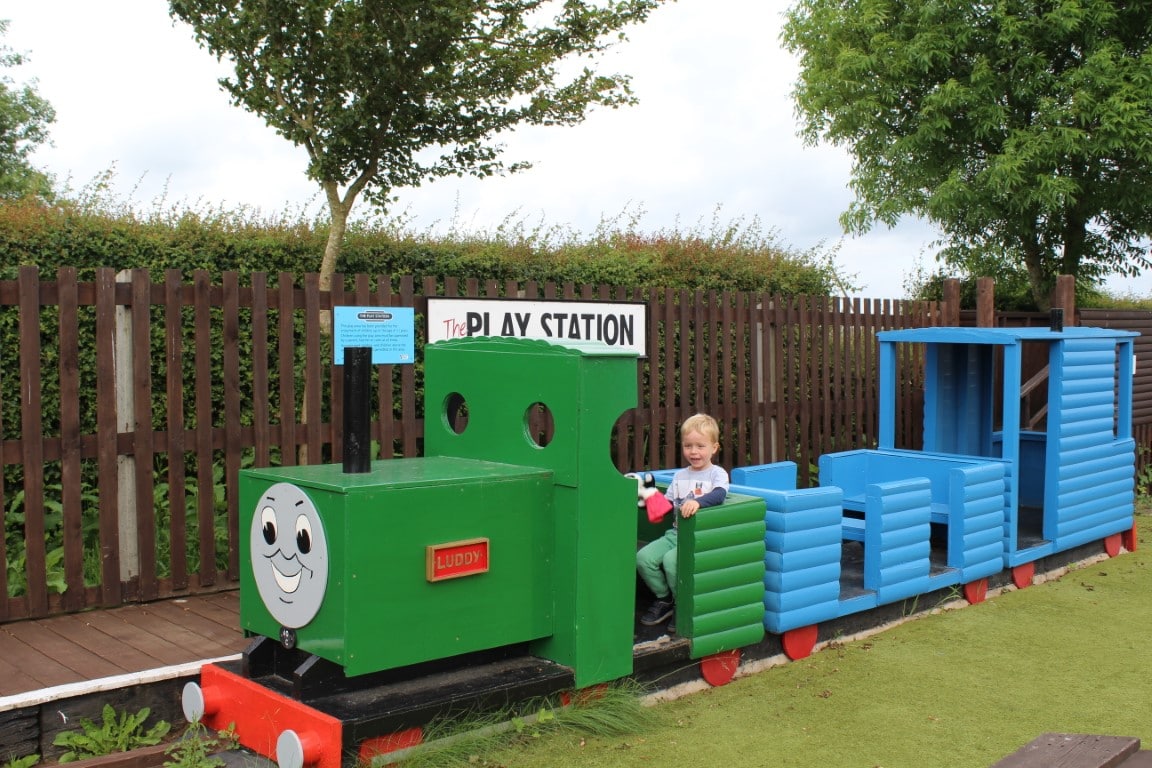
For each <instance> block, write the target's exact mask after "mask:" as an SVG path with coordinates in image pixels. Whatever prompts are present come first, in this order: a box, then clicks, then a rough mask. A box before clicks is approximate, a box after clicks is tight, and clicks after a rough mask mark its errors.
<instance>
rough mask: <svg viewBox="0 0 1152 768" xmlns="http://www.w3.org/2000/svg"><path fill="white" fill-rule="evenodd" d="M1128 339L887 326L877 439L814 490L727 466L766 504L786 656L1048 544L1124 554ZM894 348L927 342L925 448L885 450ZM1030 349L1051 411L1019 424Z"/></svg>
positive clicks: (1109, 334)
mask: <svg viewBox="0 0 1152 768" xmlns="http://www.w3.org/2000/svg"><path fill="white" fill-rule="evenodd" d="M1135 335H1136V334H1133V333H1130V332H1126V331H1109V330H1103V329H1095V328H1070V329H1067V330H1058V331H1054V330H1051V329H1035V328H1031V329H1030V328H1019V329H1006V328H1005V329H1000V328H994V329H962V328H925V329H916V330H907V331H889V332H883V333H881V334H880V336H879V338H880V344H881V356H880V392H881V410H880V439H879V447H878V448H876V449H871V450H857V451H846V452H842V453H833V454H827V455H825V456H823V457H821V459H820V473H819V480H820V486H819V487H817V488H799V489H798V488H796V466H795V464H793V463H792V462H777V463H774V464H768V465H761V466H756V467H737V468H734V469H733V470H732V472H731V473H730V474H731V479H732V491H733V492H734V493H743V494H748V495H755V496H759V497H760V498H762V499H764V501H765V504H766V511H765V523H766V529H765V576H764V626H765V628H766V629H767V631H769V632H771V633H774V634H778V635H780V636H781V642H782V645H783V649H784V651H785V653H786V654H787V655H788V656H789V657H791V658H801V657H803V656H806V655H808V653H810V652H811V650H812V648H813V647H814V644H815V642H816V639H817V636H818V625H819V624H820V623H822V622H827V621H830V620H833V619H836V618H840V617H844V616H848V615H850V614H853V613H858V612H862V611H865V610H869V609H871V608H875V607H877V606H880V605H885V604H888V603H893V602H896V601H899V600H902V599H905V598H908V597H912V596H915V595H919V594H924V593H929V592H932V591H935V590H939V589H943V588H947V587H949V586H952V585H957V586H958V587H960V588H962V591H963V594H964V596H965V597H966V598H967V599H968V600H969V601H970V602H979V601H981V600H983V599H984V596H985V594H986V592H987V587H988V577H989V576H992V575H994V574H997V573H999V572H1001V571H1002V570H1004V568H1010V569H1012V578H1013V580H1014V581H1015V583H1016V584H1017V586H1025V585H1027V584H1029V583H1031V580H1032V577H1033V573H1034V567H1035V561H1036V560H1038V559H1040V558H1042V557H1045V556H1047V555H1050V554H1053V553H1055V552H1061V551H1065V550H1068V549H1071V548H1073V547H1077V546H1080V545H1084V544H1088V543H1091V542H1094V541H1101V540H1102V541H1104V545H1105V550H1106V551H1107V552H1108V553H1109V554H1113V555H1114V554H1116V552H1118V551H1119V547H1120V546H1122V545H1123V546H1127V547H1128V548H1129V549H1132V548H1134V546H1135V536H1134V530H1133V525H1134V522H1133V520H1134V518H1133V513H1134V482H1133V474H1134V464H1135V444H1134V441H1133V440H1132V436H1131V413H1132V412H1131V395H1132V385H1131V380H1132V367H1133V338H1134V336H1135ZM898 344H924V345H925V347H926V350H925V361H926V366H925V379H924V381H925V393H924V399H925V419H924V423H925V427H924V445H923V450H905V449H897V448H895V446H894V441H895V434H896V428H895V427H896V424H895V419H896V413H897V409H896V386H895V382H896V381H898V379H897V376H898V374H899V371H898V370H897V361H898V360H899V359H900V355H899V354H898V350H897V348H896V347H897V345H898ZM1026 356H1027V359H1028V360H1029V361H1031V364H1032V365H1033V366H1034V367H1039V368H1040V370H1039V371H1038V372H1037V373H1036V375H1034V376H1032V377H1031V379H1030V381H1031V385H1030V387H1028V388H1034V387H1035V386H1036V382H1041V381H1043V380H1044V379H1045V377H1046V379H1047V384H1048V398H1047V408H1046V410H1045V411H1044V415H1045V416H1046V418H1030V419H1029V420H1028V421H1027V423H1025V422H1024V420H1023V417H1022V414H1021V408H1020V394H1019V393H1020V392H1021V389H1022V387H1023V383H1022V379H1023V371H1024V365H1025V359H1026ZM1037 360H1039V361H1040V362H1039V363H1037V362H1036V361H1037ZM998 369H999V370H1000V371H1002V372H1003V378H1002V383H1000V381H999V380H998V379H997V378H996V377H995V376H994V373H995V372H996V371H997V370H998ZM671 474H672V471H671V470H664V471H661V472H657V473H656V475H657V476H658V478H659V479H660V480H661V481H663V482H667V481H668V480H670V478H671Z"/></svg>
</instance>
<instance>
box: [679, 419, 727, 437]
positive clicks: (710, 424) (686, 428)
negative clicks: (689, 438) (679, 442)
mask: <svg viewBox="0 0 1152 768" xmlns="http://www.w3.org/2000/svg"><path fill="white" fill-rule="evenodd" d="M689 432H699V433H700V434H702V435H704V437H706V438H708V440H709V442H712V443H716V444H719V443H720V425H719V424H717V423H716V419H714V418H712V417H711V416H709V415H708V414H706V413H697V414H696V415H695V416H689V417H688V418H686V419H684V423H683V424H681V425H680V437H681V439H683V437H684V435H686V434H688V433H689Z"/></svg>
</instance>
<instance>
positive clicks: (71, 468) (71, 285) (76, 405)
mask: <svg viewBox="0 0 1152 768" xmlns="http://www.w3.org/2000/svg"><path fill="white" fill-rule="evenodd" d="M56 280H57V285H58V294H57V300H58V301H59V302H60V306H59V317H60V325H59V328H58V330H59V338H60V353H59V354H60V506H61V513H62V516H63V520H62V527H61V531H60V535H61V538H62V539H63V543H64V585H65V588H64V594H63V595H62V596H61V599H60V604H61V608H63V609H64V610H66V611H76V610H80V609H81V608H83V607H84V603H85V589H86V588H85V584H84V506H83V505H84V500H83V497H82V494H81V488H82V476H83V464H82V462H81V449H80V435H81V417H80V360H79V356H80V349H79V343H78V339H79V336H80V322H79V313H80V294H79V287H78V286H77V283H76V270H75V269H72V268H68V267H66V268H63V269H61V270H60V271H59V272H58V274H57V277H56Z"/></svg>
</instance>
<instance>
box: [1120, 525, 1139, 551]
mask: <svg viewBox="0 0 1152 768" xmlns="http://www.w3.org/2000/svg"><path fill="white" fill-rule="evenodd" d="M1120 538H1121V540H1122V541H1123V543H1124V549H1126V550H1128V551H1129V552H1135V551H1136V521H1135V520H1133V521H1132V530H1130V531H1125V532H1124V533H1122V534H1120Z"/></svg>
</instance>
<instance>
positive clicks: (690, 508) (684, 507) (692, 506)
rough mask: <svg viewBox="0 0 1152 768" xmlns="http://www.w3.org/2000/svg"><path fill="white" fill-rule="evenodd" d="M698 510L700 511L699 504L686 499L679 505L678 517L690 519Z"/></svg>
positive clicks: (693, 500)
mask: <svg viewBox="0 0 1152 768" xmlns="http://www.w3.org/2000/svg"><path fill="white" fill-rule="evenodd" d="M698 509H700V502H698V501H696V500H695V499H688V501H686V502H684V503H683V504H681V505H680V517H692V515H694V514H696V510H698Z"/></svg>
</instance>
